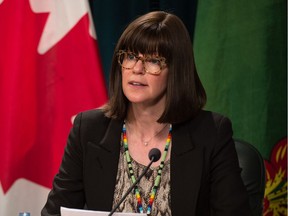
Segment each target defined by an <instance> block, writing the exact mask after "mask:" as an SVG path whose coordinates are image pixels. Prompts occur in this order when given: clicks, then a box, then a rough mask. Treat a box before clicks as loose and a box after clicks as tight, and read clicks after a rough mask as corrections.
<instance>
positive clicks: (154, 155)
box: [148, 148, 161, 162]
mask: <svg viewBox="0 0 288 216" xmlns="http://www.w3.org/2000/svg"><path fill="white" fill-rule="evenodd" d="M148 156H149V159H150V161H153V162H156V161H158V160H159V159H160V157H161V151H160V150H159V149H158V148H153V149H151V150H150V151H149V154H148Z"/></svg>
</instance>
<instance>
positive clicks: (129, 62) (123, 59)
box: [119, 52, 137, 69]
mask: <svg viewBox="0 0 288 216" xmlns="http://www.w3.org/2000/svg"><path fill="white" fill-rule="evenodd" d="M136 62H137V57H136V56H135V55H134V54H133V53H128V52H121V53H119V63H120V65H121V66H122V67H124V68H127V69H132V68H133V67H134V66H135V64H136Z"/></svg>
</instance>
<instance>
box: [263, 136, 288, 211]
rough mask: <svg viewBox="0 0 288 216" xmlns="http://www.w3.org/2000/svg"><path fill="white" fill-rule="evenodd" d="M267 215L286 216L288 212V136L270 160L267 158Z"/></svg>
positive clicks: (274, 150) (278, 145)
mask: <svg viewBox="0 0 288 216" xmlns="http://www.w3.org/2000/svg"><path fill="white" fill-rule="evenodd" d="M265 167H266V188H265V197H264V215H265V216H273V215H279V216H286V213H287V137H286V138H284V139H282V140H280V141H279V142H278V143H277V144H276V145H275V146H274V148H273V150H272V154H271V156H270V161H268V160H265Z"/></svg>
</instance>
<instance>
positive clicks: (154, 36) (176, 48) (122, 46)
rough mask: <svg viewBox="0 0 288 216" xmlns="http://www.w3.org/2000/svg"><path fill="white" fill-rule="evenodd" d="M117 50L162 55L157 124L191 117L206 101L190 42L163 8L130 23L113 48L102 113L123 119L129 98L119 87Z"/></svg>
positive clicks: (185, 32)
mask: <svg viewBox="0 0 288 216" xmlns="http://www.w3.org/2000/svg"><path fill="white" fill-rule="evenodd" d="M119 50H129V51H132V52H135V53H143V54H154V53H155V52H157V54H158V55H159V56H163V57H165V58H166V62H167V65H168V81H167V92H166V94H167V96H166V105H165V110H164V112H163V113H162V116H161V117H160V118H159V119H158V122H159V123H179V122H183V121H186V120H188V119H190V118H192V117H193V116H194V115H195V114H196V113H197V112H198V111H199V110H200V109H202V108H203V107H204V105H205V103H206V93H205V90H204V88H203V85H202V83H201V81H200V79H199V76H198V74H197V71H196V67H195V63H194V56H193V49H192V43H191V39H190V36H189V33H188V31H187V29H186V27H185V25H184V24H183V22H182V21H181V20H180V19H179V18H178V17H177V16H175V15H173V14H171V13H167V12H164V11H153V12H150V13H147V14H145V15H143V16H140V17H139V18H137V19H135V20H134V21H133V22H131V23H130V24H129V25H128V27H127V28H126V29H125V31H124V32H123V34H122V35H121V37H120V39H119V41H118V43H117V46H116V48H115V51H114V55H113V59H112V67H111V73H110V83H109V84H110V86H109V93H110V100H109V102H108V103H107V104H106V105H105V106H104V112H105V115H106V116H108V117H111V118H116V119H119V120H120V119H125V117H126V114H127V108H128V104H129V101H128V99H127V98H126V97H125V95H124V93H123V90H122V73H121V66H120V65H119V64H118V61H117V52H118V51H119Z"/></svg>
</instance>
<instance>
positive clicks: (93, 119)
mask: <svg viewBox="0 0 288 216" xmlns="http://www.w3.org/2000/svg"><path fill="white" fill-rule="evenodd" d="M76 119H78V120H76ZM76 119H75V121H78V124H79V130H80V134H81V135H80V136H81V141H82V143H95V144H97V145H102V147H103V148H107V150H108V149H110V150H113V148H114V147H113V146H114V144H113V143H119V138H120V137H121V131H122V124H123V122H122V121H120V120H115V119H111V118H108V117H106V116H105V115H104V112H103V110H102V109H93V110H87V111H84V112H81V113H79V114H78V115H77V117H76Z"/></svg>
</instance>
